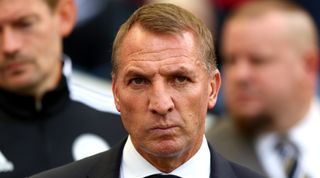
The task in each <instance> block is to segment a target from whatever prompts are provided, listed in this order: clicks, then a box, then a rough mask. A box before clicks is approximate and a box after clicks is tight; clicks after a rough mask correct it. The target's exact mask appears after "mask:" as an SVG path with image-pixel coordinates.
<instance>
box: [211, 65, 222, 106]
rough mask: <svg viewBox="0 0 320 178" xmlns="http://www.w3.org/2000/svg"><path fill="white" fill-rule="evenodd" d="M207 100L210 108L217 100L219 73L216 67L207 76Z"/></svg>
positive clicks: (219, 83) (219, 84) (219, 81)
mask: <svg viewBox="0 0 320 178" xmlns="http://www.w3.org/2000/svg"><path fill="white" fill-rule="evenodd" d="M209 77H210V78H209V86H208V87H209V100H208V109H212V108H213V107H214V106H215V105H216V102H217V99H218V92H219V89H220V86H221V75H220V72H219V70H218V69H215V71H213V72H212V74H210V76H209Z"/></svg>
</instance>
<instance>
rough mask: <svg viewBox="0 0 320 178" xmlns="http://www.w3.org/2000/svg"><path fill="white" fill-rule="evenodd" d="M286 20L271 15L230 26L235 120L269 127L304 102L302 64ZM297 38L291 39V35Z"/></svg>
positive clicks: (227, 63) (226, 39) (227, 55)
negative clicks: (283, 113)
mask: <svg viewBox="0 0 320 178" xmlns="http://www.w3.org/2000/svg"><path fill="white" fill-rule="evenodd" d="M288 30H289V29H288V28H287V27H286V23H285V22H284V20H283V18H281V17H278V16H273V15H266V16H263V17H259V18H257V19H250V20H248V19H245V20H243V19H241V20H239V19H238V20H235V21H231V22H229V23H228V24H227V25H226V28H225V31H224V32H225V33H224V35H223V46H222V53H223V71H224V73H223V75H224V84H225V85H224V87H223V88H224V98H225V103H226V107H227V109H228V111H229V113H230V114H231V116H233V117H234V118H235V119H242V120H243V121H244V120H246V121H245V122H248V123H250V122H257V123H259V122H261V124H263V123H266V122H267V123H268V122H273V121H272V120H265V121H261V120H260V121H259V120H258V119H263V118H264V119H266V118H267V119H271V118H273V117H274V116H276V115H279V114H280V113H282V112H288V110H289V108H290V107H291V105H292V104H293V103H297V102H296V101H294V100H295V99H298V98H299V93H301V92H302V91H301V84H302V81H303V77H302V76H303V59H300V58H301V56H299V55H298V54H299V52H297V51H298V50H297V49H296V48H295V47H294V46H295V45H294V44H292V42H293V41H292V40H290V35H289V32H288ZM291 37H292V36H291Z"/></svg>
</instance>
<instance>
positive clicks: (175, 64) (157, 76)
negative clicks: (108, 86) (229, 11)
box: [112, 25, 220, 158]
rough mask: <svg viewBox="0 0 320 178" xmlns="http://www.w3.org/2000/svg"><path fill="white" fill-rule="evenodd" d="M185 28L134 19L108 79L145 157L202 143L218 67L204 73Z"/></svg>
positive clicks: (179, 152) (168, 154)
mask: <svg viewBox="0 0 320 178" xmlns="http://www.w3.org/2000/svg"><path fill="white" fill-rule="evenodd" d="M196 45H197V44H196V43H195V39H194V37H193V35H192V33H190V32H185V33H183V34H182V35H172V34H171V35H169V34H155V33H151V32H148V31H146V30H144V29H143V28H141V27H140V26H139V25H135V26H133V27H132V29H131V30H130V31H129V33H128V34H127V35H126V37H125V39H124V41H123V42H122V47H121V49H120V52H119V56H118V60H119V61H118V62H119V70H118V72H117V73H116V74H115V78H114V80H113V83H112V85H113V92H114V96H115V102H116V106H117V109H118V110H119V111H120V113H121V117H122V121H123V124H124V126H125V128H126V129H127V131H128V133H129V134H130V136H131V139H132V142H133V144H134V145H135V148H136V149H137V150H138V151H139V152H140V153H141V154H142V155H143V156H144V157H147V158H148V157H149V156H151V157H154V156H156V157H178V156H179V157H180V156H185V155H187V154H185V153H186V152H187V153H189V155H190V154H191V155H192V154H193V153H194V152H195V151H197V149H198V148H199V146H200V144H201V143H202V138H203V134H204V127H205V126H204V125H205V117H206V112H207V109H208V108H212V107H213V106H214V104H215V101H216V96H217V91H218V88H219V85H220V75H219V72H218V71H213V72H212V73H213V76H212V77H209V75H208V73H207V70H206V68H205V65H204V64H203V62H202V59H200V58H199V56H200V55H199V53H198V51H200V50H197V49H198V47H197V46H196Z"/></svg>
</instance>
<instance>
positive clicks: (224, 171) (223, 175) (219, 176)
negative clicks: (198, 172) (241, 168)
mask: <svg viewBox="0 0 320 178" xmlns="http://www.w3.org/2000/svg"><path fill="white" fill-rule="evenodd" d="M208 145H209V148H210V155H211V170H210V178H236V177H237V176H236V175H235V173H234V171H233V169H232V168H231V166H230V164H229V162H228V161H226V160H225V159H224V158H222V157H221V156H220V155H219V154H217V153H216V152H215V151H214V150H213V149H212V148H211V146H210V144H209V143H208Z"/></svg>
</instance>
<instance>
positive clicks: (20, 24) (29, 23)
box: [15, 20, 34, 29]
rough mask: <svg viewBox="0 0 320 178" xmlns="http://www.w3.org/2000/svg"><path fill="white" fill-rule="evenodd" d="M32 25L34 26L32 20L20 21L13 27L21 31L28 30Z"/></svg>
mask: <svg viewBox="0 0 320 178" xmlns="http://www.w3.org/2000/svg"><path fill="white" fill-rule="evenodd" d="M33 24H34V21H33V20H21V21H19V22H17V23H16V24H15V26H16V27H17V28H21V29H23V28H30V27H32V26H33Z"/></svg>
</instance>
